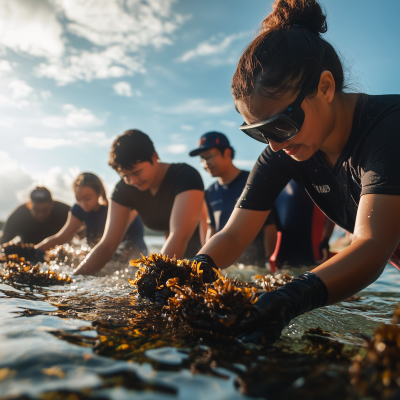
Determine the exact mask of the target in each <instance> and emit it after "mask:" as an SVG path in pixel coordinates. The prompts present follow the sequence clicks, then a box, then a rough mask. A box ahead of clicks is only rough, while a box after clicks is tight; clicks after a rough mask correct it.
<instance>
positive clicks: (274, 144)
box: [268, 139, 288, 152]
mask: <svg viewBox="0 0 400 400" xmlns="http://www.w3.org/2000/svg"><path fill="white" fill-rule="evenodd" d="M268 140H269V145H270V147H271V149H272V151H273V152H277V151H279V150H282V149H284V148H285V147H286V145H287V142H288V141H287V140H285V141H284V142H282V143H278V142H274V141H273V140H271V139H268Z"/></svg>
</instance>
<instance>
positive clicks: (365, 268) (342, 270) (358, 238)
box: [313, 194, 400, 304]
mask: <svg viewBox="0 0 400 400" xmlns="http://www.w3.org/2000/svg"><path fill="white" fill-rule="evenodd" d="M399 241H400V196H392V195H382V194H381V195H377V194H367V195H364V196H362V197H361V199H360V204H359V206H358V212H357V219H356V224H355V229H354V235H353V240H352V242H351V244H350V246H349V247H347V248H346V249H344V250H342V251H341V252H340V253H339V254H337V255H336V256H335V257H333V258H331V259H330V260H328V261H326V262H325V263H323V264H322V265H320V266H318V267H317V268H315V269H314V270H313V272H314V273H315V274H317V275H318V276H319V277H320V278H321V279H322V281H323V282H324V283H325V285H326V287H327V288H328V291H329V301H328V304H333V303H336V302H338V301H341V300H344V299H346V298H348V297H349V296H351V295H353V294H355V293H357V292H358V291H360V290H362V289H364V288H365V287H367V286H368V285H369V284H371V283H372V282H374V281H375V280H376V279H377V278H378V277H379V275H380V274H381V273H382V271H383V269H384V268H385V266H386V263H387V262H388V260H389V258H390V256H391V255H392V254H393V251H394V250H395V248H396V246H397V245H398V243H399Z"/></svg>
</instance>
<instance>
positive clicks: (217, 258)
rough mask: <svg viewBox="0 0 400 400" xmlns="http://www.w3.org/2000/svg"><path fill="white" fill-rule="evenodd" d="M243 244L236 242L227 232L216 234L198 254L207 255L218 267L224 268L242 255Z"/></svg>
mask: <svg viewBox="0 0 400 400" xmlns="http://www.w3.org/2000/svg"><path fill="white" fill-rule="evenodd" d="M245 247H246V246H243V244H241V243H239V242H237V241H236V240H235V237H234V236H233V235H231V234H230V233H229V231H224V230H222V231H220V232H218V233H216V234H215V235H214V236H213V237H212V238H211V239H210V240H209V241H208V242H207V243H206V244H205V245H204V246H203V247H202V249H201V250H200V251H199V254H207V255H209V256H210V257H211V258H212V259H213V260H214V262H215V264H216V265H217V266H218V268H221V269H223V268H226V267H229V266H230V265H232V264H233V263H234V262H235V261H236V260H237V259H238V258H239V256H240V255H241V254H242V253H243V251H244V248H245Z"/></svg>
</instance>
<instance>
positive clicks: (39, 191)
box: [30, 186, 53, 204]
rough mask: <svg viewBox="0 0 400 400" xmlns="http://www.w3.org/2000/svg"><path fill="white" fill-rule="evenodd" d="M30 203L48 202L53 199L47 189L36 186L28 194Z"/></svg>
mask: <svg viewBox="0 0 400 400" xmlns="http://www.w3.org/2000/svg"><path fill="white" fill-rule="evenodd" d="M30 199H31V203H35V204H41V203H46V202H49V203H51V202H52V201H53V199H52V198H51V193H50V191H49V189H47V188H45V187H43V186H36V187H35V189H33V190H32V192H31V194H30Z"/></svg>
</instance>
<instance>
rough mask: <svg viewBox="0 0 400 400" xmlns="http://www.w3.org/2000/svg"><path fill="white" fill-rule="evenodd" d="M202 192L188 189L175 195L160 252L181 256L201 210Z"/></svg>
mask: <svg viewBox="0 0 400 400" xmlns="http://www.w3.org/2000/svg"><path fill="white" fill-rule="evenodd" d="M203 203H204V192H203V191H201V190H188V191H186V192H182V193H179V194H178V195H177V196H176V197H175V201H174V205H173V206H172V212H171V217H170V221H169V235H168V239H167V240H166V241H165V243H164V246H163V247H162V249H161V253H163V254H166V255H168V256H169V257H173V256H174V255H176V257H177V258H182V257H183V255H184V253H185V250H186V247H187V244H188V242H189V240H190V238H191V237H192V235H193V232H194V230H195V229H196V228H197V225H198V224H199V221H200V216H201V213H202V210H203Z"/></svg>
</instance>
